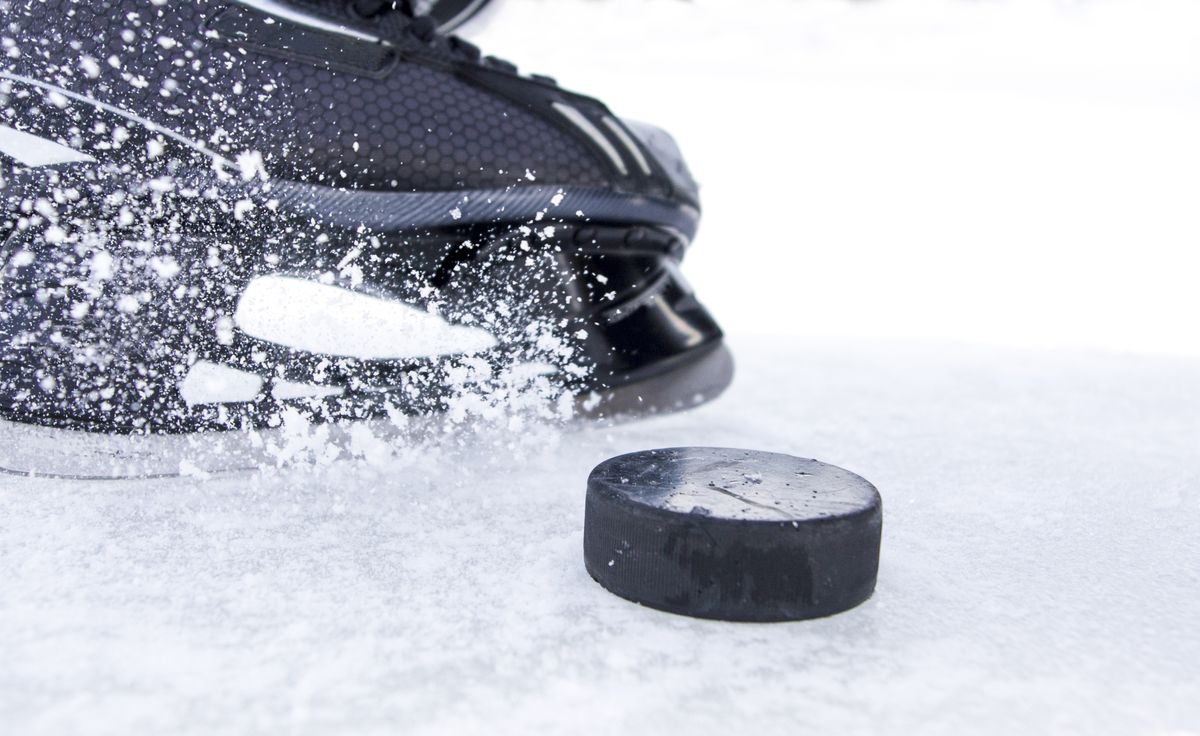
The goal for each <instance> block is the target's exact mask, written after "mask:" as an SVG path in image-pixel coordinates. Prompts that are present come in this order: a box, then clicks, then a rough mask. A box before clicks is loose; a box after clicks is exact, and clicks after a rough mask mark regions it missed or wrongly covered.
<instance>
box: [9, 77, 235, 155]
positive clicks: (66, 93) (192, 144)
mask: <svg viewBox="0 0 1200 736" xmlns="http://www.w3.org/2000/svg"><path fill="white" fill-rule="evenodd" d="M0 79H8V80H10V81H13V82H20V83H22V84H28V85H30V86H33V87H38V88H41V89H44V90H49V91H51V92H57V93H59V94H60V95H62V96H63V97H67V98H69V99H72V100H75V101H77V102H82V103H85V104H88V105H91V106H93V107H96V108H99V109H101V110H104V111H105V112H111V113H112V114H113V115H119V116H121V117H123V118H125V119H126V120H132V121H133V122H135V123H138V124H139V125H142V126H144V127H145V128H146V129H148V130H152V131H154V132H155V133H159V134H160V135H164V136H166V137H167V138H170V139H171V140H173V141H176V142H178V143H182V144H183V145H185V146H187V147H188V148H191V149H192V150H194V151H198V152H200V153H203V154H204V155H205V156H208V157H209V158H211V159H212V160H213V161H215V162H216V163H217V164H219V165H221V166H222V167H225V168H228V169H233V170H235V171H236V170H237V168H238V167H237V164H235V163H234V162H232V161H230V160H229V159H227V158H225V157H224V156H222V155H221V154H219V153H217V152H215V151H211V150H209V149H208V148H205V147H204V146H203V145H201V144H199V143H197V142H196V141H193V140H190V139H188V138H186V137H184V136H182V135H180V134H178V133H176V132H175V131H173V130H171V129H170V128H164V127H163V126H161V125H159V124H158V123H155V122H153V121H151V120H147V119H146V118H144V117H141V116H140V115H135V114H133V113H131V112H128V111H126V110H122V109H121V108H119V107H113V106H112V105H110V104H108V103H106V102H100V101H99V100H93V99H92V98H90V97H85V96H83V95H81V94H79V93H77V92H72V91H71V90H69V89H63V88H62V87H59V86H57V85H53V84H50V83H49V82H43V81H41V80H38V79H33V78H32V77H25V76H22V75H20V74H13V73H11V72H3V71H0Z"/></svg>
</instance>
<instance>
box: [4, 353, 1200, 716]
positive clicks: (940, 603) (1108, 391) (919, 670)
mask: <svg viewBox="0 0 1200 736" xmlns="http://www.w3.org/2000/svg"><path fill="white" fill-rule="evenodd" d="M734 348H735V350H736V352H737V354H738V355H739V356H740V357H741V365H740V369H741V374H740V379H739V380H738V382H737V383H736V384H735V387H734V388H733V389H732V390H731V391H730V393H729V394H728V395H727V396H726V397H725V398H724V399H722V400H721V401H719V402H717V403H715V404H711V405H709V406H707V407H703V408H701V409H699V410H697V411H695V412H694V413H691V414H685V415H676V416H672V417H665V418H659V419H655V420H651V421H647V422H644V423H639V424H629V425H625V426H621V427H616V428H610V429H594V430H583V431H576V432H570V433H567V434H564V435H561V436H557V437H556V436H552V435H547V436H543V437H535V438H533V439H529V440H520V441H516V440H512V439H505V440H497V439H492V440H485V439H482V438H481V439H477V440H475V441H474V444H473V445H472V444H468V445H467V446H465V447H463V448H461V449H456V450H450V449H447V450H446V451H445V452H444V453H442V454H440V455H439V456H430V457H428V458H426V459H425V460H423V461H415V462H414V464H413V465H410V466H407V467H397V468H393V469H390V470H389V469H383V470H380V471H373V470H372V469H370V468H366V467H363V466H358V465H354V464H347V465H341V466H335V467H334V468H331V469H329V470H327V471H325V472H322V473H313V472H293V473H290V474H287V473H285V474H280V475H275V476H267V475H263V476H236V477H227V478H222V479H218V480H210V481H206V482H201V481H144V482H136V483H74V484H72V483H64V482H56V481H46V480H32V481H31V480H25V479H16V478H4V479H0V577H2V579H3V580H4V585H3V586H2V587H0V632H3V635H2V636H0V662H2V664H0V713H3V714H4V717H5V720H6V721H7V722H8V724H9V728H7V729H6V730H7V731H8V732H10V733H84V732H96V733H129V732H143V733H167V732H194V733H212V732H239V731H260V732H268V733H289V732H295V733H324V732H329V731H339V730H340V731H344V732H352V733H395V732H405V733H455V732H464V733H537V732H543V731H544V730H545V729H553V730H555V731H557V732H570V733H615V732H622V731H626V732H645V731H648V730H652V731H659V732H666V731H670V732H687V729H690V728H696V729H697V731H696V732H698V733H716V732H734V731H738V732H747V733H749V732H755V731H754V729H755V728H758V729H759V731H757V732H761V733H796V732H801V731H805V730H811V731H816V732H821V733H878V732H891V733H913V732H922V733H997V734H999V733H1014V732H1021V731H1031V732H1035V733H1047V732H1055V731H1069V732H1076V733H1088V734H1104V733H1114V734H1115V733H1125V734H1127V733H1162V734H1186V733H1196V732H1197V730H1198V728H1200V674H1198V669H1197V662H1200V637H1198V636H1197V633H1196V621H1198V620H1200V596H1197V590H1200V535H1198V534H1197V533H1196V530H1197V529H1198V528H1200V455H1198V454H1197V452H1196V449H1197V447H1200V363H1198V362H1197V361H1194V360H1191V359H1149V358H1135V357H1121V356H1115V355H1111V354H1103V353H1038V352H1021V351H1011V350H993V349H982V348H945V347H934V346H928V345H925V346H919V345H911V344H907V345H906V344H899V343H897V344H871V345H862V344H853V343H841V342H802V341H797V340H793V341H785V342H774V341H768V340H750V341H735V342H734ZM680 444H709V445H720V446H744V447H753V448H760V449H767V450H775V451H781V452H789V453H793V454H800V455H805V456H812V457H816V458H819V459H821V460H824V461H827V462H832V463H835V464H840V465H842V466H844V467H847V468H849V469H851V470H853V471H855V472H858V473H861V474H862V475H864V476H865V477H866V478H868V479H869V480H871V481H872V482H874V483H875V484H876V485H877V486H878V488H879V489H880V491H881V493H882V494H883V498H884V542H883V554H882V562H881V569H880V574H879V586H878V589H877V591H876V593H875V596H874V597H873V598H872V599H871V600H870V601H868V602H867V603H866V604H864V605H863V606H861V607H860V608H858V609H855V610H853V611H851V612H849V613H846V614H843V615H840V616H836V617H833V618H830V619H825V620H818V621H811V622H802V623H788V624H764V625H754V624H724V623H714V622H703V621H694V620H689V619H686V618H683V617H678V616H673V615H670V614H665V613H660V612H657V611H653V610H649V609H644V608H641V607H639V606H637V605H634V604H632V603H628V602H626V601H624V600H621V599H618V598H616V597H614V596H612V595H610V594H608V593H607V592H605V591H604V590H603V589H601V588H600V587H599V586H598V585H596V584H595V583H594V582H592V580H591V579H590V578H589V577H588V576H587V574H586V573H585V572H584V569H583V561H582V549H581V547H582V523H583V497H584V494H583V490H584V481H585V479H586V477H587V473H588V471H589V470H590V469H591V467H592V466H593V465H594V464H596V463H598V462H599V461H601V460H603V459H604V458H606V457H608V456H611V455H614V454H617V453H620V452H625V451H630V450H635V449H640V448H646V447H662V446H672V445H680Z"/></svg>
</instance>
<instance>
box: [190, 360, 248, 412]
mask: <svg viewBox="0 0 1200 736" xmlns="http://www.w3.org/2000/svg"><path fill="white" fill-rule="evenodd" d="M262 387H263V379H262V378H260V377H259V376H256V375H254V374H253V373H250V372H249V371H243V370H239V369H237V368H233V367H231V366H227V365H218V364H217V363H210V362H209V361H207V360H201V361H197V362H196V364H195V365H193V366H192V367H191V368H189V369H188V373H187V375H186V376H184V378H183V380H182V381H180V382H179V396H180V397H181V398H183V400H184V402H185V403H186V404H187V405H188V406H195V405H196V404H231V403H237V402H243V401H254V399H255V397H257V396H258V394H259V392H260V391H262Z"/></svg>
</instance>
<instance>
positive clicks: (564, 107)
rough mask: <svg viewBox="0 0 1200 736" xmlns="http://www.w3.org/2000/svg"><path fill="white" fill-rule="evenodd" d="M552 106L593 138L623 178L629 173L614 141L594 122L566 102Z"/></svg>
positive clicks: (553, 103) (554, 103) (555, 103)
mask: <svg viewBox="0 0 1200 736" xmlns="http://www.w3.org/2000/svg"><path fill="white" fill-rule="evenodd" d="M550 104H551V105H553V106H554V109H555V110H558V112H559V114H560V115H562V116H563V117H564V118H566V119H567V120H569V121H571V123H572V124H573V125H574V126H575V127H576V128H579V129H580V130H581V131H583V133H584V134H585V135H586V136H587V137H588V138H591V139H592V142H593V143H595V144H596V145H597V146H599V148H600V150H601V151H604V155H605V156H608V159H609V160H610V161H612V163H613V166H615V167H617V171H619V172H621V176H625V175H626V174H628V173H629V167H627V166H626V165H625V159H623V158H621V154H620V153H618V152H617V147H616V146H614V145H613V144H612V141H610V140H609V139H608V137H607V136H605V135H604V133H601V132H600V129H599V128H597V127H596V126H595V125H592V121H591V120H588V119H587V118H586V117H584V115H583V113H581V112H579V111H578V110H576V109H575V108H573V107H571V106H570V105H568V104H566V103H565V102H551V103H550Z"/></svg>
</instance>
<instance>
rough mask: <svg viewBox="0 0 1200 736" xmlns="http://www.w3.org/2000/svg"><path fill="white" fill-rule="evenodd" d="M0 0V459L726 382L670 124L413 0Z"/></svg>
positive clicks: (561, 408) (169, 449)
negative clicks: (695, 273) (529, 63)
mask: <svg viewBox="0 0 1200 736" xmlns="http://www.w3.org/2000/svg"><path fill="white" fill-rule="evenodd" d="M0 8H2V10H0V13H2V14H3V16H2V17H3V21H4V22H3V31H2V32H0V34H2V36H3V37H2V38H0V44H2V45H0V53H2V54H3V61H2V62H0V422H2V423H0V435H2V436H0V468H6V469H9V470H13V471H18V472H40V473H46V474H59V475H80V476H112V475H137V474H158V473H164V474H167V473H175V472H179V471H180V469H181V468H185V466H189V464H192V463H193V460H192V459H189V457H190V456H189V457H185V455H187V454H188V453H190V452H192V449H191V448H193V447H194V445H193V444H189V442H190V440H189V439H188V438H190V437H194V436H196V435H197V434H198V433H199V434H202V435H203V436H204V438H205V442H204V446H205V447H209V448H211V447H214V446H216V447H219V448H223V447H224V445H222V444H221V443H225V442H234V440H232V439H230V437H231V436H233V435H238V436H241V435H246V434H248V435H249V436H250V441H251V444H254V446H255V447H259V448H261V446H262V444H263V441H262V436H261V435H260V434H258V433H260V432H268V433H269V432H272V431H276V430H280V429H281V428H286V426H291V425H294V424H296V423H297V422H299V423H302V424H304V425H305V426H310V425H315V424H321V423H325V424H327V425H329V426H333V427H343V426H346V425H347V423H353V422H372V421H376V422H378V421H383V422H390V423H392V424H402V423H403V422H404V421H405V418H407V417H431V416H438V417H459V416H462V415H474V414H481V413H482V414H486V413H487V412H489V411H496V410H497V408H498V407H501V408H502V407H504V406H508V405H511V404H514V403H519V401H518V399H521V400H523V399H527V398H528V397H530V396H536V397H537V398H538V401H537V402H533V403H536V405H537V406H538V407H540V408H539V409H537V411H542V412H550V413H551V414H553V415H554V416H563V415H566V414H572V413H573V414H576V415H585V416H612V415H615V414H623V413H627V412H632V411H638V412H646V411H666V410H672V409H676V408H682V407H686V406H690V405H692V404H694V403H698V402H700V401H702V400H705V399H708V398H711V397H713V396H715V395H716V394H717V393H719V392H720V391H721V390H722V389H723V388H724V386H725V385H726V384H727V383H728V382H729V380H730V377H731V363H730V359H729V356H728V353H727V352H726V351H725V349H724V348H723V347H722V341H721V332H720V330H719V329H718V327H717V325H716V324H715V323H714V322H713V320H712V318H711V317H710V316H709V314H708V313H707V312H706V311H705V309H704V308H703V307H702V306H701V305H700V303H699V302H697V301H696V299H695V297H694V296H693V294H692V291H691V289H690V287H689V286H688V285H687V283H686V282H685V281H684V280H683V279H682V278H681V277H680V275H679V271H678V266H679V262H680V259H681V258H682V256H683V254H684V251H685V249H686V248H687V246H688V243H689V242H690V240H691V238H692V236H693V234H694V233H695V230H696V225H697V221H698V217H699V203H698V200H697V192H696V186H695V184H694V182H693V181H692V179H691V177H690V175H689V174H688V172H687V168H686V167H685V165H684V163H683V161H682V158H681V157H680V156H679V153H678V151H677V150H676V148H675V147H674V144H673V143H672V141H671V139H670V138H669V136H667V135H666V134H665V133H663V132H661V131H659V130H656V129H654V128H650V127H647V126H642V125H637V124H633V123H629V122H626V121H624V120H622V119H621V118H618V117H616V116H615V115H613V114H612V113H611V112H610V111H609V110H608V109H607V108H606V107H605V106H604V105H603V104H601V103H600V102H598V101H596V100H593V99H591V98H588V97H584V96H581V95H578V94H575V93H572V92H568V91H566V90H563V89H561V88H560V87H558V86H557V85H556V84H555V83H554V82H553V81H552V80H550V79H548V78H545V77H539V76H522V75H521V74H519V73H518V71H517V69H516V68H515V67H514V66H513V65H511V64H509V63H507V62H504V61H501V60H498V59H494V58H491V57H484V56H482V55H481V54H480V52H479V51H478V49H476V48H475V47H473V46H472V45H470V44H468V43H466V42H464V41H461V40H459V39H457V38H455V37H448V36H443V35H441V34H439V33H437V32H436V29H435V28H434V24H433V21H432V20H431V19H430V18H428V17H425V16H417V15H415V14H414V13H413V12H412V8H410V7H409V5H408V4H407V3H400V4H392V3H387V2H367V0H361V1H359V2H351V1H350V0H290V1H289V2H286V3H284V2H278V1H277V0H242V1H241V2H226V1H211V2H191V3H163V2H159V1H158V0H97V1H90V2H74V1H72V0H46V1H36V2H35V1H32V0H17V1H14V2H10V3H7V4H4V5H3V6H0ZM289 423H290V424H289ZM113 437H121V438H125V439H127V440H128V441H129V446H128V447H127V448H125V449H122V450H121V451H120V452H116V453H115V454H116V456H117V459H116V460H113V459H112V458H111V457H110V456H111V455H113V454H114V452H113V450H112V448H113V446H114V445H113V443H112V442H108V441H105V442H95V440H96V439H97V438H101V439H105V440H107V439H109V438H113ZM251 454H253V453H251ZM210 455H211V457H209V458H207V459H204V460H203V463H202V467H201V469H202V470H203V469H221V467H219V466H221V465H223V464H226V463H235V464H236V463H244V464H251V465H252V464H254V463H255V462H257V460H255V459H254V458H250V456H246V458H242V459H238V458H241V457H242V456H240V455H238V454H237V453H236V452H234V450H232V449H229V448H225V449H221V450H220V451H218V452H213V453H210Z"/></svg>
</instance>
